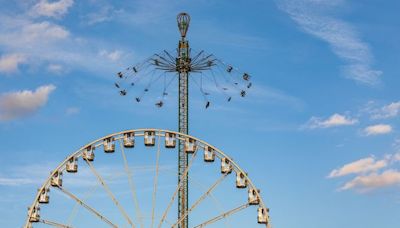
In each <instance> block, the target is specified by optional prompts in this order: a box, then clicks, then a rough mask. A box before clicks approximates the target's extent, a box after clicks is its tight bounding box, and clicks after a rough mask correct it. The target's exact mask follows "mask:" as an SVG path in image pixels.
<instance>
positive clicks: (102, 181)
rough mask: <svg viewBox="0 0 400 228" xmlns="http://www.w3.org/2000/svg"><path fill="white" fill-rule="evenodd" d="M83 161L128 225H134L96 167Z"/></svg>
mask: <svg viewBox="0 0 400 228" xmlns="http://www.w3.org/2000/svg"><path fill="white" fill-rule="evenodd" d="M85 162H86V163H87V164H88V165H89V167H90V170H91V171H92V173H93V174H94V175H95V176H96V177H97V180H98V181H99V182H100V184H101V185H102V186H103V188H104V190H106V192H107V194H108V195H109V196H110V198H111V200H112V201H113V202H114V204H115V205H116V206H117V207H118V209H119V211H120V212H121V214H122V215H123V217H124V218H125V219H126V221H127V222H128V223H129V225H131V227H135V225H134V224H133V222H132V220H131V219H130V218H129V216H128V214H127V213H126V211H125V210H124V208H122V206H121V205H120V203H119V202H118V200H117V199H116V198H115V196H114V194H113V193H112V192H111V190H110V188H109V187H108V185H107V184H106V183H105V182H104V180H103V178H102V177H101V176H100V174H99V173H98V172H97V171H96V169H95V168H94V166H93V165H92V163H91V162H88V161H87V160H85Z"/></svg>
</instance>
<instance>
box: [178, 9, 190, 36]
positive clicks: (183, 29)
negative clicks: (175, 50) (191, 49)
mask: <svg viewBox="0 0 400 228" xmlns="http://www.w3.org/2000/svg"><path fill="white" fill-rule="evenodd" d="M176 20H177V22H178V28H179V32H180V33H181V36H182V37H186V33H187V31H188V29H189V23H190V16H189V14H187V13H180V14H178V16H177V17H176Z"/></svg>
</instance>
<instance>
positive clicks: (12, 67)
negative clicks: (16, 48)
mask: <svg viewBox="0 0 400 228" xmlns="http://www.w3.org/2000/svg"><path fill="white" fill-rule="evenodd" d="M25 62H26V57H25V56H24V55H22V54H9V55H3V56H0V72H2V73H13V72H15V71H17V70H18V67H19V65H21V64H23V63H25Z"/></svg>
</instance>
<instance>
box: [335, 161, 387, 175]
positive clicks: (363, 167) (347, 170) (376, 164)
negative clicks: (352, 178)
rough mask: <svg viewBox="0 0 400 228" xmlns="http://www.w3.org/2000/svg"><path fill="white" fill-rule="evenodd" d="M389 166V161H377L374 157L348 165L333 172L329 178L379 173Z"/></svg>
mask: <svg viewBox="0 0 400 228" xmlns="http://www.w3.org/2000/svg"><path fill="white" fill-rule="evenodd" d="M387 165H388V161H387V160H386V159H384V160H378V161H376V160H375V158H374V157H368V158H363V159H360V160H357V161H355V162H351V163H349V164H346V165H344V166H342V167H341V168H339V169H334V170H332V171H331V173H330V174H329V175H328V177H329V178H334V177H341V176H345V175H349V174H358V173H366V172H370V171H377V170H379V169H382V168H385V167H386V166H387Z"/></svg>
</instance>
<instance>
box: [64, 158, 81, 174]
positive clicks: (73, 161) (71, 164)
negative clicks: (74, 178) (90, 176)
mask: <svg viewBox="0 0 400 228" xmlns="http://www.w3.org/2000/svg"><path fill="white" fill-rule="evenodd" d="M65 169H66V170H67V172H69V173H76V172H78V159H77V158H76V157H71V158H70V159H68V161H67V165H66V167H65Z"/></svg>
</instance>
